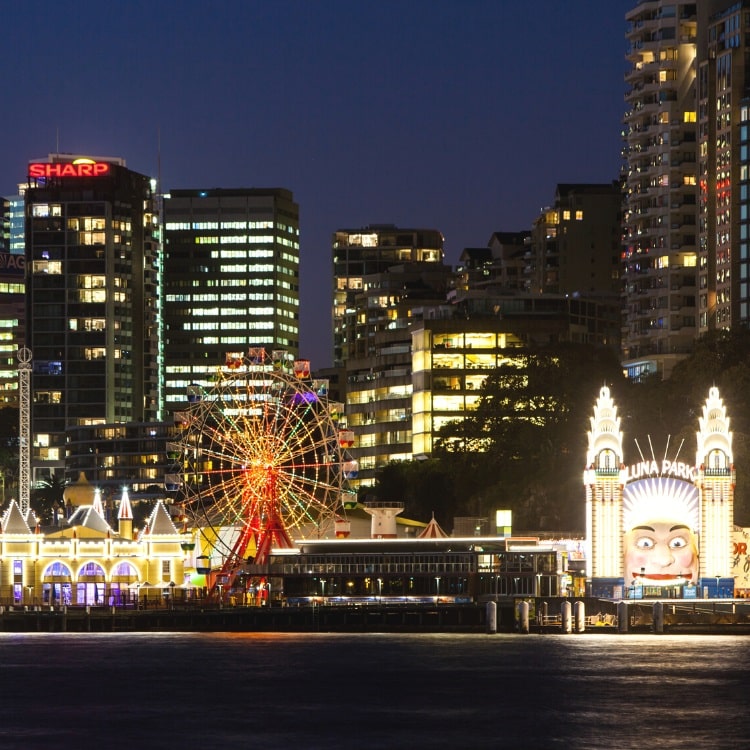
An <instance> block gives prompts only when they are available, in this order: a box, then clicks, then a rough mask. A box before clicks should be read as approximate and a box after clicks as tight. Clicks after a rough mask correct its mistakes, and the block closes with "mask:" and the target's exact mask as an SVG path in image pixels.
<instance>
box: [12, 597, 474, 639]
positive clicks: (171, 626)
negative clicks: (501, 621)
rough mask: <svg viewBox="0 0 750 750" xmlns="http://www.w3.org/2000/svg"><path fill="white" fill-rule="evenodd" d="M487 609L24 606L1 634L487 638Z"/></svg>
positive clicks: (449, 607)
mask: <svg viewBox="0 0 750 750" xmlns="http://www.w3.org/2000/svg"><path fill="white" fill-rule="evenodd" d="M485 622H486V617H485V607H484V606H483V605H474V604H461V605H439V606H425V605H415V606H403V605H402V606H367V607H345V606H336V607H326V606H302V607H243V606H235V607H219V606H218V605H207V606H202V607H185V608H181V607H175V608H174V609H131V608H123V607H67V608H64V607H57V608H54V609H52V608H50V607H36V608H34V607H29V608H23V607H18V608H15V609H10V608H4V611H2V612H0V633H3V632H4V633H8V632H12V633H30V632H43V633H55V632H70V633H85V632H92V633H93V632H106V633H113V632H130V633H135V632H159V631H161V632H174V631H176V632H180V631H184V632H196V633H200V632H280V633H284V632H288V633H315V632H341V633H366V632H393V633H409V632H413V633H432V632H436V633H438V632H439V633H450V632H454V633H481V632H484V630H485Z"/></svg>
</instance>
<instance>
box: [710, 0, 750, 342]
mask: <svg viewBox="0 0 750 750" xmlns="http://www.w3.org/2000/svg"><path fill="white" fill-rule="evenodd" d="M698 13H699V16H698V65H697V80H698V146H699V162H698V177H699V179H698V187H699V202H698V205H699V234H698V236H699V253H698V258H699V264H698V265H699V268H698V332H699V333H701V334H702V333H706V332H707V331H710V330H720V329H728V328H730V327H732V326H737V325H744V326H747V325H748V324H750V214H749V213H748V212H749V211H750V196H748V191H750V174H749V173H748V170H749V169H750V155H749V153H748V147H749V146H750V130H749V128H750V117H749V116H748V112H749V111H750V88H749V87H750V72H749V71H748V66H747V60H748V55H749V54H750V39H748V35H750V3H749V2H747V0H744V1H743V2H737V0H734V1H733V2H729V0H705V2H700V3H698Z"/></svg>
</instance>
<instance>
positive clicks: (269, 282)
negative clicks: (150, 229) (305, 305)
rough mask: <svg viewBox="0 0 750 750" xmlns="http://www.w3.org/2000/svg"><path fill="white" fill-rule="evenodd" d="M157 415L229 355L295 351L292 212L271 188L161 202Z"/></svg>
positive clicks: (287, 195)
mask: <svg viewBox="0 0 750 750" xmlns="http://www.w3.org/2000/svg"><path fill="white" fill-rule="evenodd" d="M164 222H165V251H164V274H163V284H164V307H163V321H164V358H165V362H166V372H165V388H164V396H165V407H166V410H167V411H168V412H173V411H175V410H177V409H180V408H182V407H183V405H184V403H185V398H186V391H187V388H188V387H189V386H190V385H191V384H194V383H197V384H200V385H203V386H209V385H210V383H211V382H212V380H213V379H214V376H215V374H216V371H217V368H219V367H220V366H222V365H224V364H225V363H226V361H227V359H228V358H230V359H231V358H232V356H233V355H236V356H237V357H239V358H241V356H242V354H243V353H246V352H247V350H248V349H249V348H256V347H264V348H265V349H266V350H267V351H268V352H269V354H270V352H272V351H274V350H285V351H287V352H289V353H290V354H291V355H292V356H293V357H297V356H298V353H299V260H300V258H299V207H298V205H297V204H296V203H295V202H294V199H293V196H292V193H291V192H290V191H288V190H283V189H278V188H269V189H266V188H249V189H223V188H222V189H212V190H172V191H171V192H170V193H169V194H168V195H166V196H165V197H164Z"/></svg>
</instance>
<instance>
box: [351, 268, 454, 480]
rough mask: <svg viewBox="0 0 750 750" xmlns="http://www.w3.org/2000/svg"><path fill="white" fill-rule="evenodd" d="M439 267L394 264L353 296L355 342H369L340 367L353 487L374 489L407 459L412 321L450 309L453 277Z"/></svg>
mask: <svg viewBox="0 0 750 750" xmlns="http://www.w3.org/2000/svg"><path fill="white" fill-rule="evenodd" d="M451 276H452V272H451V269H450V267H449V266H446V265H443V263H441V262H437V263H436V262H414V263H406V264H403V265H396V266H391V267H390V268H388V269H387V270H386V271H383V272H381V273H376V274H372V275H369V276H365V277H364V278H363V289H362V291H361V292H360V293H359V294H357V295H356V296H355V297H354V303H353V304H354V315H353V316H352V319H353V320H356V321H357V322H356V326H355V329H354V330H355V341H358V342H366V347H367V352H368V354H367V356H361V357H356V356H350V357H348V358H347V360H346V362H345V371H346V394H347V396H346V421H347V425H348V427H349V428H350V429H351V430H352V431H353V432H354V434H355V435H356V440H355V442H354V445H353V446H352V447H351V448H350V451H349V452H350V453H351V456H352V457H353V458H354V459H356V460H357V461H358V462H359V477H358V481H356V482H353V484H354V485H355V486H356V485H358V484H359V485H366V484H372V483H373V482H374V480H375V472H376V471H377V469H379V468H382V467H383V466H385V465H386V464H388V463H389V462H390V461H408V460H411V458H412V435H411V409H412V376H411V375H412V369H411V368H412V341H411V330H410V329H411V326H412V325H413V324H414V323H415V321H418V320H421V319H423V318H424V317H429V316H431V315H434V314H436V313H435V310H436V309H437V308H440V307H442V308H444V309H448V307H449V306H448V305H447V304H446V302H445V297H446V293H447V289H448V285H449V282H450V280H451Z"/></svg>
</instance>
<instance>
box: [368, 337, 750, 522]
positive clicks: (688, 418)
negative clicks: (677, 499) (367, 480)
mask: <svg viewBox="0 0 750 750" xmlns="http://www.w3.org/2000/svg"><path fill="white" fill-rule="evenodd" d="M513 360H514V361H513V362H512V363H509V364H507V365H504V366H502V367H499V368H498V369H497V370H496V371H495V372H494V373H493V374H492V375H491V376H490V377H488V378H487V380H486V382H485V385H484V387H483V389H482V391H481V400H480V403H479V406H478V408H477V409H476V411H474V412H472V413H471V414H470V415H467V419H466V420H464V421H463V422H460V423H458V422H457V423H453V424H450V425H447V426H446V427H444V428H443V430H442V431H441V433H440V435H439V437H438V439H437V440H436V443H435V445H434V451H433V455H434V457H433V458H430V459H428V460H424V461H412V462H399V463H391V464H389V465H388V466H386V467H384V468H383V469H382V470H381V471H380V473H379V475H378V481H377V484H376V485H375V487H374V488H372V487H371V488H367V489H366V490H365V492H367V493H368V494H370V495H374V496H376V497H378V498H382V499H390V500H400V501H402V502H403V503H404V504H405V508H404V513H403V515H404V517H409V518H415V519H419V520H428V519H429V518H430V515H431V514H432V513H434V514H435V518H436V519H437V520H438V521H439V522H440V524H441V525H442V526H443V527H444V528H446V529H447V530H450V529H451V528H452V526H453V519H454V517H455V516H478V517H482V516H489V517H490V522H491V523H492V522H493V520H494V511H495V510H496V509H510V510H512V511H513V529H514V533H521V532H523V531H568V532H579V533H583V531H584V529H585V500H584V498H585V495H584V488H583V470H584V468H585V462H586V448H587V443H588V435H587V433H588V430H589V429H590V420H591V417H592V416H593V414H594V404H595V401H596V399H597V397H598V396H599V391H600V389H601V387H602V386H604V385H606V386H608V387H609V389H610V391H611V393H612V396H613V397H614V399H615V404H616V406H617V413H618V415H619V416H620V420H621V430H622V432H623V449H624V453H625V462H626V463H635V462H637V461H639V460H641V453H642V454H643V456H644V457H645V458H649V459H650V458H652V457H655V458H656V459H657V460H658V461H660V460H661V459H662V458H664V457H667V458H669V459H670V460H679V461H684V462H685V463H688V464H691V465H692V464H694V463H695V461H696V448H697V443H696V433H697V431H698V418H699V417H700V416H701V415H702V412H703V406H704V404H705V401H706V398H707V396H708V392H709V389H710V388H711V387H712V386H717V387H718V388H719V392H720V396H721V398H722V399H723V401H724V404H725V406H726V407H727V414H728V416H729V419H730V429H731V430H732V432H733V443H732V445H733V450H734V462H735V466H736V469H737V488H736V495H735V523H737V524H739V525H748V524H750V486H749V485H750V475H749V472H748V452H749V451H750V446H749V439H750V404H748V399H747V395H748V394H749V393H750V332H748V331H747V330H737V331H732V332H718V333H714V334H710V335H708V336H706V337H704V338H703V339H701V340H700V341H699V342H698V344H697V346H696V350H695V353H694V354H693V355H692V356H691V357H689V358H688V359H685V360H683V361H681V362H680V363H679V364H678V365H676V367H675V368H674V370H673V372H672V374H671V376H670V378H669V379H668V380H665V381H662V380H661V378H660V377H659V376H651V377H648V378H645V379H644V380H643V381H642V382H640V383H633V382H631V381H628V380H627V379H626V378H625V377H624V375H623V372H622V368H621V366H620V363H619V361H618V359H617V356H616V354H615V353H614V352H611V351H609V350H604V349H601V348H595V347H592V346H588V345H576V344H559V345H554V346H547V347H544V348H538V349H528V350H524V351H523V352H522V353H520V356H519V353H518V352H517V351H515V352H513ZM519 360H520V365H521V366H519Z"/></svg>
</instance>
